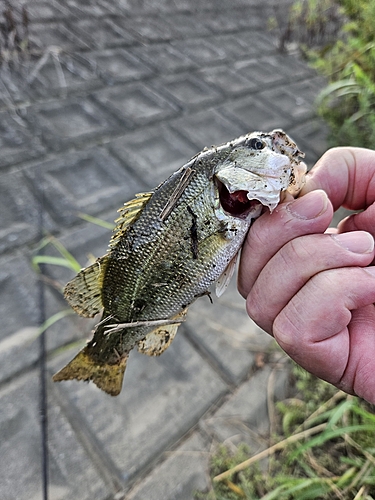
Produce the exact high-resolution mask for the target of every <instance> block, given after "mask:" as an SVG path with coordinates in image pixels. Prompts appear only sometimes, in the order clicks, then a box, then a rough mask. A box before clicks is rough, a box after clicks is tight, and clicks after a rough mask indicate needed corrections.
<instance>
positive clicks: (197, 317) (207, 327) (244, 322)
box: [186, 278, 273, 385]
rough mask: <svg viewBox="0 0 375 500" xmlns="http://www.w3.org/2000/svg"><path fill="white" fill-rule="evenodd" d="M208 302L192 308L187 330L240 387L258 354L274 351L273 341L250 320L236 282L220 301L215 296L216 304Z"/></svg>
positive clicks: (213, 297)
mask: <svg viewBox="0 0 375 500" xmlns="http://www.w3.org/2000/svg"><path fill="white" fill-rule="evenodd" d="M208 300H209V299H208V298H207V297H202V298H201V299H199V300H197V301H196V302H195V303H194V304H193V305H192V306H191V307H190V308H189V314H188V317H187V318H188V320H187V322H186V330H187V332H188V334H189V338H191V339H192V340H193V341H194V343H195V344H196V345H197V346H199V349H201V350H202V351H204V352H205V353H206V354H207V355H208V356H209V357H210V358H211V359H212V360H213V362H214V364H215V365H216V366H217V367H218V368H219V369H220V370H221V371H223V372H224V373H225V375H226V377H227V379H228V380H229V381H230V382H231V383H233V384H236V385H238V384H239V383H240V382H241V381H242V380H244V378H246V377H247V376H248V374H249V372H250V371H251V369H252V368H253V366H254V364H255V357H256V355H257V353H259V352H265V351H267V350H269V349H270V344H271V343H273V341H272V338H271V337H270V336H269V335H267V334H266V333H265V332H264V331H263V330H261V329H260V328H259V327H258V326H257V325H256V324H255V323H254V322H253V321H251V319H250V318H249V317H248V315H247V313H246V304H245V301H244V299H243V298H242V297H241V296H240V294H239V293H238V291H237V287H236V280H235V278H233V279H232V281H231V283H230V285H229V287H228V290H226V291H225V293H224V295H222V296H221V297H220V298H217V297H216V296H215V293H214V292H213V293H212V301H213V304H209V303H208Z"/></svg>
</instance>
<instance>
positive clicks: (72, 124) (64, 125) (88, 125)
mask: <svg viewBox="0 0 375 500" xmlns="http://www.w3.org/2000/svg"><path fill="white" fill-rule="evenodd" d="M27 119H28V120H29V121H30V122H31V123H32V124H33V125H34V127H35V128H36V130H37V133H38V134H41V136H42V138H43V140H44V141H45V142H46V143H47V144H48V147H49V148H50V149H51V150H52V151H64V150H66V149H67V148H69V147H72V146H82V144H83V143H85V142H90V141H91V142H92V141H95V140H98V139H99V138H102V137H103V136H110V135H111V134H113V133H114V132H115V131H116V130H117V128H118V124H117V121H116V120H115V119H114V118H113V117H112V116H110V115H109V114H107V113H106V112H105V111H104V110H102V109H101V108H100V107H99V106H98V105H97V104H96V103H93V102H92V101H91V100H90V99H88V98H78V97H71V98H68V99H60V100H58V101H52V102H48V103H45V104H41V105H36V106H33V107H32V108H29V110H28V115H27Z"/></svg>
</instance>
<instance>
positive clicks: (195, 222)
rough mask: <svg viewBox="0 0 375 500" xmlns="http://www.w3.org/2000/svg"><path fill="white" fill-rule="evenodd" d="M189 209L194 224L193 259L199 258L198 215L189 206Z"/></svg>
mask: <svg viewBox="0 0 375 500" xmlns="http://www.w3.org/2000/svg"><path fill="white" fill-rule="evenodd" d="M187 210H188V212H189V214H190V215H191V217H192V224H191V227H190V239H191V252H192V254H193V259H197V258H198V228H197V216H196V214H195V213H194V212H193V210H192V209H191V208H190V207H189V206H187Z"/></svg>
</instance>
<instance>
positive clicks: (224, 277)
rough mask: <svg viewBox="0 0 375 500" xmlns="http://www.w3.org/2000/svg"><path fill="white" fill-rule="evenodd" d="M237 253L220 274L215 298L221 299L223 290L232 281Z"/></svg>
mask: <svg viewBox="0 0 375 500" xmlns="http://www.w3.org/2000/svg"><path fill="white" fill-rule="evenodd" d="M237 257H238V252H237V253H236V255H235V256H234V257H233V259H232V260H231V261H230V262H229V264H228V265H227V267H226V268H225V269H224V272H223V273H222V274H221V276H220V277H219V279H218V280H217V282H216V296H217V297H221V296H222V295H223V293H224V292H225V290H226V289H227V288H228V285H229V282H230V280H231V279H232V276H233V273H234V270H235V269H236V262H237Z"/></svg>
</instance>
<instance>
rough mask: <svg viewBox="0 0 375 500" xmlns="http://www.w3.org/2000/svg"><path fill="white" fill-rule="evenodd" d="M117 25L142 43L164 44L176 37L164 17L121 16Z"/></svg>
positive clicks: (117, 19) (117, 20)
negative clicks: (163, 42)
mask: <svg viewBox="0 0 375 500" xmlns="http://www.w3.org/2000/svg"><path fill="white" fill-rule="evenodd" d="M115 22H116V24H117V25H118V26H119V27H120V28H122V29H123V30H125V31H130V33H132V34H133V35H135V37H136V38H137V39H138V40H139V41H140V42H141V43H148V42H162V41H167V40H171V39H173V38H174V36H175V32H174V29H173V26H172V25H171V24H169V23H168V21H166V20H165V19H164V18H163V16H159V15H151V16H147V17H146V16H135V17H132V18H131V19H129V18H128V17H122V16H119V17H117V18H116V20H115Z"/></svg>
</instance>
